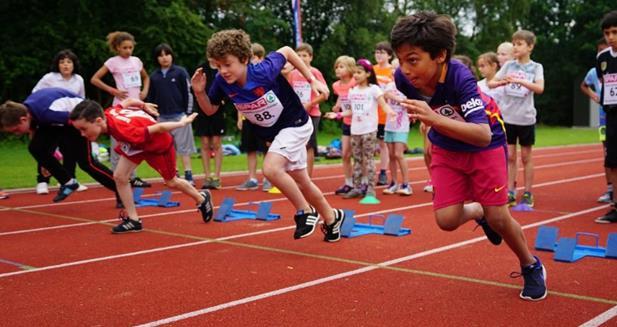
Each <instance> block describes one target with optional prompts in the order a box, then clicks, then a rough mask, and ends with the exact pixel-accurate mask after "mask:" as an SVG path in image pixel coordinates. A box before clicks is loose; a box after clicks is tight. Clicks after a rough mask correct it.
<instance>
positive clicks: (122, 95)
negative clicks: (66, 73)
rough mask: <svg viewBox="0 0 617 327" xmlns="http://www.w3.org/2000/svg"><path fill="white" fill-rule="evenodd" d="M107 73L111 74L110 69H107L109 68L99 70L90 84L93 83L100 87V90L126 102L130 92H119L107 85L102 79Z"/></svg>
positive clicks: (104, 67)
mask: <svg viewBox="0 0 617 327" xmlns="http://www.w3.org/2000/svg"><path fill="white" fill-rule="evenodd" d="M107 73H109V69H107V66H105V65H103V66H101V68H99V70H97V71H96V73H94V75H92V78H90V83H92V85H94V86H96V87H98V88H99V89H101V90H103V91H105V92H107V93H109V94H111V95H113V96H115V97H116V98H118V99H120V100H124V99H125V98H126V97H127V96H128V94H129V92H128V91H126V90H119V89H117V88H114V87H111V86H109V85H107V84H105V82H103V80H102V78H103V76H105V75H107Z"/></svg>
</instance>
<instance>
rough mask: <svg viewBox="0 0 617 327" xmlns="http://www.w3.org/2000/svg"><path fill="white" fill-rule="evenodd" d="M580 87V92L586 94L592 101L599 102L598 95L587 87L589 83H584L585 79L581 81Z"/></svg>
mask: <svg viewBox="0 0 617 327" xmlns="http://www.w3.org/2000/svg"><path fill="white" fill-rule="evenodd" d="M580 88H581V92H583V94H584V95H586V96H588V97H589V98H590V99H591V100H592V101H593V102H595V103H600V97H599V96H598V95H597V94H596V92H594V91H593V90H592V89H591V88H590V87H589V85H587V84H585V81H582V82H581V85H580Z"/></svg>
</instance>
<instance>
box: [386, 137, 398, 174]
mask: <svg viewBox="0 0 617 327" xmlns="http://www.w3.org/2000/svg"><path fill="white" fill-rule="evenodd" d="M395 145H396V143H393V142H387V143H386V146H387V147H388V154H389V155H390V160H389V161H390V176H391V177H392V182H391V184H396V183H397V171H396V168H398V167H397V164H398V160H397V158H396V150H395Z"/></svg>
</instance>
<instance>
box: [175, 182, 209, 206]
mask: <svg viewBox="0 0 617 327" xmlns="http://www.w3.org/2000/svg"><path fill="white" fill-rule="evenodd" d="M165 185H167V186H168V187H170V188H173V189H176V190H178V191H180V192H182V193H184V194H186V195H188V196H190V197H191V198H192V199H193V200H194V201H195V204H197V205H199V204H200V203H202V202H203V201H204V197H203V196H202V195H201V194H199V191H197V189H195V187H193V185H191V183H189V182H188V181H186V180H184V179H182V178H178V177H177V176H174V177H173V178H171V179H165Z"/></svg>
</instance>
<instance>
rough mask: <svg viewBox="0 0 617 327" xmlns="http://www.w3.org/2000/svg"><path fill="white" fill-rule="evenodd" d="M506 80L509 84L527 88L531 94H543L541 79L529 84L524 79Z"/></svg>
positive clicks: (542, 81)
mask: <svg viewBox="0 0 617 327" xmlns="http://www.w3.org/2000/svg"><path fill="white" fill-rule="evenodd" d="M506 80H508V81H509V82H510V83H518V84H521V85H522V86H524V87H526V88H528V89H529V90H530V91H531V92H533V93H536V94H542V93H544V80H543V79H542V80H537V81H534V82H530V81H528V80H526V79H520V78H507V79H506Z"/></svg>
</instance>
